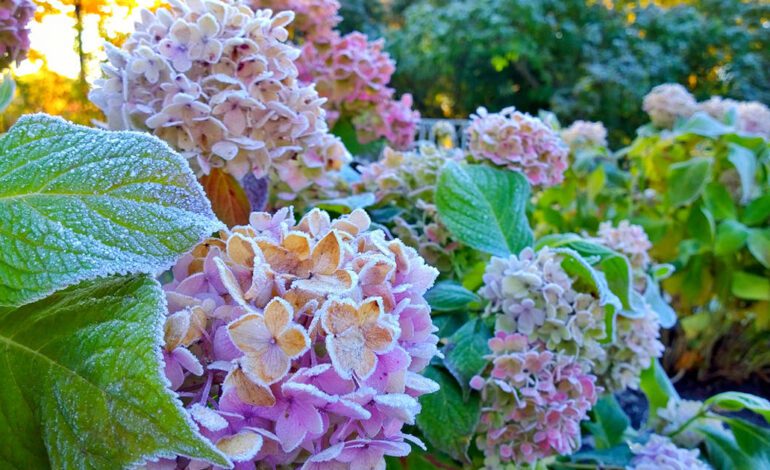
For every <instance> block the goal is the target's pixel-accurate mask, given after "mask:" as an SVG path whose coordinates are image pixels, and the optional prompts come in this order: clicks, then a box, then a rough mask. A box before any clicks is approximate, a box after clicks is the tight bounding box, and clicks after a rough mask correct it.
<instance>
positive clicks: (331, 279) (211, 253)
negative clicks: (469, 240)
mask: <svg viewBox="0 0 770 470" xmlns="http://www.w3.org/2000/svg"><path fill="white" fill-rule="evenodd" d="M369 224H370V222H369V218H368V216H367V215H366V213H365V212H364V211H360V210H359V211H354V212H353V213H351V214H350V215H348V216H345V217H341V218H338V219H335V220H332V219H330V217H329V215H328V214H327V213H326V212H323V211H320V210H313V211H310V212H309V213H308V214H306V215H305V216H304V217H303V218H302V219H301V220H300V221H299V222H295V220H294V218H293V214H292V212H291V210H290V209H283V210H281V211H279V212H277V213H276V214H274V215H272V216H271V215H270V214H267V213H254V214H252V216H251V224H250V225H248V226H238V227H234V228H233V229H231V230H229V231H227V232H223V233H221V235H220V237H219V238H212V239H208V240H206V241H204V242H203V243H202V244H201V245H199V246H198V247H196V248H195V249H194V250H193V251H192V252H191V253H190V254H188V255H186V256H185V257H183V258H182V259H181V260H180V261H179V263H177V265H176V266H175V267H174V270H173V271H174V280H173V281H172V282H170V283H169V284H167V285H166V286H165V290H166V295H167V298H168V301H169V317H168V319H167V320H166V336H165V338H166V351H167V352H166V353H165V356H164V357H165V359H166V371H167V375H168V376H169V378H170V380H171V382H172V385H173V386H174V388H175V389H177V390H178V391H179V392H180V394H182V395H183V396H185V397H188V400H189V409H190V412H191V414H192V416H193V418H194V419H195V420H196V421H197V422H198V423H199V424H200V425H201V426H202V428H203V433H204V435H206V436H207V437H209V438H210V439H212V441H213V442H215V443H216V445H217V446H218V447H219V448H220V449H221V450H222V451H223V452H224V453H225V454H227V455H228V456H229V457H230V458H231V459H232V460H233V461H235V462H260V463H262V464H267V465H291V466H300V465H302V466H303V468H316V467H318V468H325V467H324V466H330V465H335V462H336V465H337V466H345V465H349V464H350V463H351V461H355V462H357V463H360V462H363V461H366V462H371V465H372V466H373V467H376V466H378V465H379V464H377V462H378V461H379V462H382V459H383V456H384V455H396V456H401V455H405V454H407V453H408V452H409V444H408V443H409V442H410V441H411V442H415V443H417V444H418V445H421V444H420V442H419V440H417V439H416V438H414V437H412V436H409V435H408V434H405V433H404V432H403V430H402V427H403V425H404V424H414V419H415V416H416V415H417V413H418V412H419V411H420V405H419V402H418V401H417V399H418V398H419V397H420V396H421V395H423V394H425V393H430V392H433V391H435V390H436V389H437V384H436V383H434V382H432V381H431V380H429V379H426V378H424V377H422V376H421V375H420V374H419V373H420V371H422V370H423V369H424V368H425V366H426V365H427V364H428V363H429V362H430V360H431V358H433V357H434V356H435V355H436V354H437V349H436V344H437V341H438V337H437V336H436V335H435V334H434V333H435V327H434V326H433V324H432V322H431V318H430V308H429V306H428V305H427V303H426V302H425V300H424V299H423V295H424V294H425V292H426V290H427V289H428V288H429V287H430V286H431V285H432V284H433V281H434V280H435V278H436V275H437V272H436V270H435V269H433V268H431V267H430V266H428V265H426V264H425V262H424V261H423V260H422V258H421V257H420V256H419V255H418V254H417V253H416V252H415V251H414V250H413V249H411V248H409V247H406V246H405V245H404V244H403V243H401V242H400V241H399V240H397V239H396V240H387V239H386V238H385V234H384V233H383V232H381V231H376V230H375V231H367V229H368V228H369Z"/></svg>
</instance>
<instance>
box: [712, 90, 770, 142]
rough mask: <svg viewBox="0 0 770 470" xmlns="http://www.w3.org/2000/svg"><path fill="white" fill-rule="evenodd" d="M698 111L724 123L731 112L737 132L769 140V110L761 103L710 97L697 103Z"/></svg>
mask: <svg viewBox="0 0 770 470" xmlns="http://www.w3.org/2000/svg"><path fill="white" fill-rule="evenodd" d="M698 110H699V111H702V112H704V113H706V114H708V115H710V116H711V117H713V118H714V119H717V120H719V121H724V120H725V118H726V117H727V115H728V114H729V113H730V112H733V113H735V117H736V123H735V124H736V127H737V128H738V130H740V131H742V132H746V133H749V134H755V135H759V136H762V137H765V138H767V139H770V108H768V107H767V105H765V104H763V103H760V102H758V101H736V100H732V99H730V98H722V97H721V96H712V97H711V98H709V99H708V100H706V101H702V102H700V103H698Z"/></svg>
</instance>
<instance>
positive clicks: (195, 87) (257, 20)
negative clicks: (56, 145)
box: [90, 0, 350, 191]
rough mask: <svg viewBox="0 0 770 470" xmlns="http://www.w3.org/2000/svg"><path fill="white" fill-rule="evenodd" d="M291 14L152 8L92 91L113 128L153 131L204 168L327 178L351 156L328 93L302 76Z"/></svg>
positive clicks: (215, 4)
mask: <svg viewBox="0 0 770 470" xmlns="http://www.w3.org/2000/svg"><path fill="white" fill-rule="evenodd" d="M292 19H293V13H291V12H282V13H279V14H276V15H273V14H272V12H271V11H270V10H260V11H257V12H254V11H252V10H251V9H249V8H248V7H247V6H246V5H245V4H242V3H239V2H237V1H235V0H207V1H205V2H202V1H197V0H196V1H190V2H180V1H177V0H172V1H171V4H170V9H160V10H158V11H157V12H156V13H151V12H149V11H144V12H143V13H142V17H141V21H139V22H138V23H137V25H136V30H135V31H134V32H133V33H132V34H131V36H130V37H129V38H128V39H127V40H126V42H125V43H124V45H123V46H122V48H121V49H117V48H115V47H112V46H108V47H107V56H108V63H107V64H105V65H104V66H103V70H104V74H105V78H103V79H100V80H98V81H97V82H96V84H95V87H94V89H93V90H92V92H91V94H90V98H91V100H92V101H93V102H94V103H95V104H96V105H97V106H98V107H99V108H101V109H102V111H103V112H104V113H105V115H106V117H107V123H108V125H109V127H111V128H113V129H140V130H149V131H151V132H152V133H154V134H155V135H156V136H158V137H160V138H162V139H164V140H166V141H167V142H168V143H169V144H170V145H171V146H172V147H174V148H176V149H177V150H179V151H181V152H182V153H183V154H184V155H186V156H187V157H188V158H190V159H191V160H192V164H193V167H194V168H195V169H196V170H197V171H198V172H199V173H203V174H205V173H208V172H209V171H210V169H211V167H225V168H226V169H227V171H228V172H229V173H231V174H232V175H234V176H235V177H236V178H238V179H240V178H241V177H243V176H244V175H245V174H246V173H247V172H249V171H251V172H253V173H254V174H255V176H257V177H262V176H266V175H273V174H277V176H279V177H280V179H282V180H283V181H285V182H287V183H288V184H289V185H290V186H291V188H292V189H293V190H295V191H297V190H299V189H302V188H304V187H307V186H308V185H310V183H311V182H315V183H319V184H326V183H327V180H326V178H325V175H326V174H327V172H329V171H332V170H337V169H339V168H340V167H341V166H342V165H343V164H344V163H345V162H346V161H347V160H348V159H349V158H350V156H349V154H348V153H347V151H346V150H345V149H344V147H343V146H342V143H341V142H340V140H339V139H337V138H336V137H334V136H332V135H331V134H329V133H328V129H327V125H326V120H325V118H326V116H325V112H324V110H323V108H322V104H323V99H322V98H320V97H319V96H318V94H317V93H316V91H315V90H314V89H313V87H312V86H306V85H301V84H300V83H299V82H298V80H297V74H298V72H297V68H296V65H295V63H294V61H295V60H296V59H297V57H298V55H299V50H298V49H296V48H295V47H293V46H291V45H289V44H287V43H286V40H287V38H288V31H287V30H286V27H287V25H288V24H289V23H291V21H292Z"/></svg>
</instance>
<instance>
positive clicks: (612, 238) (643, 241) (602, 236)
mask: <svg viewBox="0 0 770 470" xmlns="http://www.w3.org/2000/svg"><path fill="white" fill-rule="evenodd" d="M598 241H599V242H600V243H601V244H603V245H605V246H607V247H609V248H612V249H613V250H616V251H619V252H620V253H621V254H624V255H626V256H627V257H628V260H629V261H630V262H631V267H632V268H634V269H640V270H646V269H647V268H648V267H649V265H650V255H649V254H648V251H650V248H652V243H650V239H649V238H648V237H647V233H646V232H645V231H644V229H643V228H642V227H641V226H639V225H634V224H632V223H631V222H629V221H627V220H622V221H620V223H618V225H617V227H614V226H613V225H612V222H602V223H601V224H599V233H598Z"/></svg>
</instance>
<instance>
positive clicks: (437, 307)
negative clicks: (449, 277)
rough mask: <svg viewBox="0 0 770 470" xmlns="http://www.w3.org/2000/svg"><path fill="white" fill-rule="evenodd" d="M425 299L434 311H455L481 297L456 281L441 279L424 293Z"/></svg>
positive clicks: (477, 300)
mask: <svg viewBox="0 0 770 470" xmlns="http://www.w3.org/2000/svg"><path fill="white" fill-rule="evenodd" d="M425 300H427V301H428V304H430V308H431V310H433V311H434V312H456V311H459V310H463V309H465V307H467V306H468V304H470V303H472V302H479V301H480V300H481V299H480V298H479V296H478V295H476V293H474V292H472V291H470V290H468V289H466V288H465V287H463V286H461V285H460V284H458V283H456V282H453V281H441V282H437V283H436V285H434V286H433V287H431V288H430V290H428V292H426V293H425Z"/></svg>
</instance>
